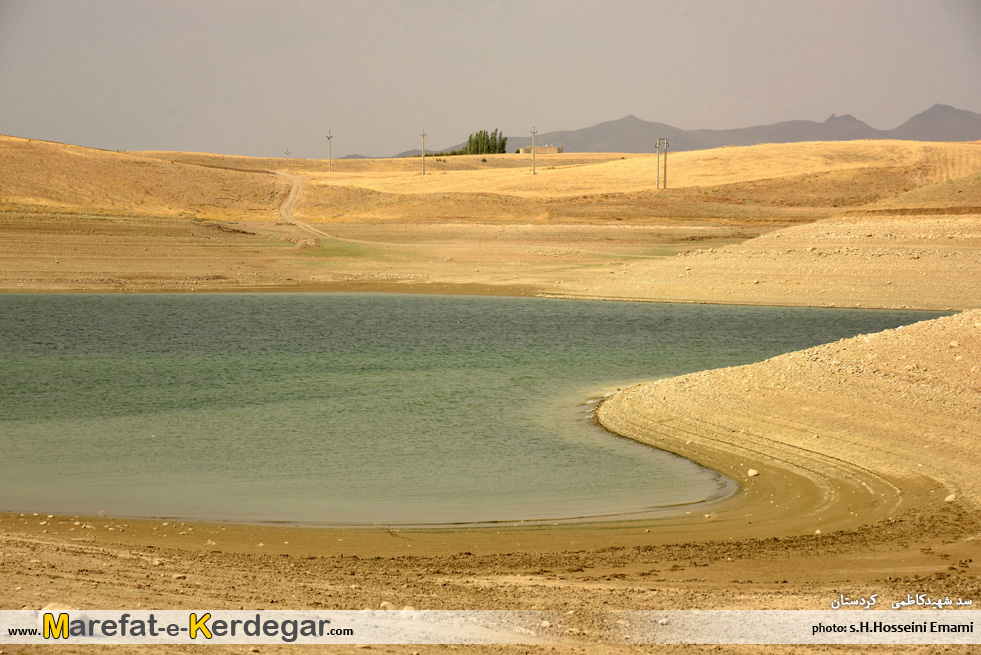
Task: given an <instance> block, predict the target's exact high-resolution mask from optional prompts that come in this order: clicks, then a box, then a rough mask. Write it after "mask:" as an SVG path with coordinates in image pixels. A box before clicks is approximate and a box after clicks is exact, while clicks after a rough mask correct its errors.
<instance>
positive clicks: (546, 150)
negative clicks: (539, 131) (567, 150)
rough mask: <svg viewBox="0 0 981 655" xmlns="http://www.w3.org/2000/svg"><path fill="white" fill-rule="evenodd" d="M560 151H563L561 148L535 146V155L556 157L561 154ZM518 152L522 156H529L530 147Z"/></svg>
mask: <svg viewBox="0 0 981 655" xmlns="http://www.w3.org/2000/svg"><path fill="white" fill-rule="evenodd" d="M562 150H563V148H562V146H535V154H536V155H557V154H559V153H560V152H562ZM520 152H521V154H522V155H530V154H531V146H528V147H527V148H521V149H520Z"/></svg>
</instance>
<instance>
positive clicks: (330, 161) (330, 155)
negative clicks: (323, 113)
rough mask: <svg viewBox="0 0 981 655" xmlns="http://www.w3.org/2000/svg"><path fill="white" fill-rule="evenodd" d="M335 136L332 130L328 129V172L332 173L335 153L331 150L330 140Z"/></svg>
mask: <svg viewBox="0 0 981 655" xmlns="http://www.w3.org/2000/svg"><path fill="white" fill-rule="evenodd" d="M333 138H334V137H333V136H331V134H330V130H327V172H328V173H330V172H331V171H332V170H333V168H334V155H333V153H331V151H330V140H331V139H333Z"/></svg>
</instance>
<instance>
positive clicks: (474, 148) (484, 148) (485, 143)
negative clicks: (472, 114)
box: [464, 130, 508, 155]
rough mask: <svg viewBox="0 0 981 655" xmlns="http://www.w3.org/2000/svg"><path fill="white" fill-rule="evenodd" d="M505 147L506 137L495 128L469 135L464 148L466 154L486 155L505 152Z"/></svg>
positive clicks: (506, 144)
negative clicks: (490, 130)
mask: <svg viewBox="0 0 981 655" xmlns="http://www.w3.org/2000/svg"><path fill="white" fill-rule="evenodd" d="M507 147H508V138H507V137H506V136H504V135H503V134H500V133H499V132H498V131H497V130H494V131H493V132H488V131H487V130H481V131H479V132H474V133H473V134H471V135H470V138H468V139H467V147H466V148H465V149H464V150H465V152H466V154H468V155H486V154H495V153H499V152H502V153H503V152H507Z"/></svg>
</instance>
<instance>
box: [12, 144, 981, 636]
mask: <svg viewBox="0 0 981 655" xmlns="http://www.w3.org/2000/svg"><path fill="white" fill-rule="evenodd" d="M75 150H76V149H73V148H72V147H70V146H60V145H57V144H44V143H39V142H27V141H25V140H7V139H5V140H3V141H0V185H2V186H0V235H2V239H0V290H6V291H12V290H116V289H120V290H142V289H147V290H151V289H152V290H175V289H186V288H206V289H219V290H230V289H246V288H255V289H311V290H313V289H348V290H361V289H389V290H391V289H396V290H404V291H468V292H475V291H482V292H495V293H511V294H516V293H522V294H542V295H560V296H579V297H602V298H630V299H637V300H672V301H684V302H742V303H761V304H794V305H817V306H830V305H835V306H839V307H841V306H850V307H851V306H856V305H860V306H862V307H903V306H907V307H917V308H935V309H947V308H953V309H973V308H977V307H981V227H979V226H981V176H979V171H981V144H907V143H899V142H866V141H862V142H851V143H845V144H796V145H780V146H775V145H772V146H756V147H753V148H724V149H719V150H714V151H705V152H701V153H679V154H677V155H672V160H671V164H670V166H671V169H670V170H671V176H672V177H671V180H672V184H673V186H675V187H677V188H672V189H668V190H667V191H664V190H662V191H657V190H654V189H652V188H651V187H652V179H645V176H646V177H649V176H650V172H651V168H652V166H651V164H652V158H650V157H644V156H625V157H624V158H623V159H621V158H620V156H619V155H564V156H557V157H556V158H555V159H554V160H553V161H548V160H547V158H545V157H540V158H539V175H538V176H536V178H534V179H532V178H531V176H530V175H529V174H528V171H527V170H524V169H523V168H522V167H523V166H525V165H526V164H527V160H526V159H521V158H519V157H517V156H511V155H506V156H498V157H488V158H487V159H488V161H487V162H483V161H481V160H480V158H476V157H462V158H445V160H444V161H433V159H432V158H427V173H429V172H430V171H431V172H432V174H431V175H430V174H427V175H426V177H425V178H423V177H422V176H421V175H418V173H416V172H414V169H415V167H416V166H417V165H418V164H419V162H418V160H384V161H377V162H376V161H340V162H335V164H334V172H332V173H331V174H328V173H327V172H326V162H312V161H305V160H301V161H294V162H292V166H291V170H289V171H287V170H286V167H285V162H282V161H277V160H261V159H250V158H229V157H220V156H215V155H198V154H185V153H141V154H121V153H102V152H101V151H88V150H85V149H77V150H78V151H79V152H76V151H75ZM75 157H77V158H81V159H78V160H76V159H73V158H75ZM77 162H82V163H80V164H79V163H77ZM552 166H554V168H550V167H552ZM134 170H143V171H144V173H142V174H136V173H133V171H134ZM150 172H152V174H151V173H150ZM283 174H285V175H283ZM107 176H109V177H107ZM290 176H292V177H293V178H299V180H300V182H299V183H294V182H295V179H294V181H293V182H291V181H290V179H291V178H290ZM522 176H523V177H522ZM107 179H113V180H119V181H120V182H119V183H118V184H117V183H114V184H107V183H106V182H105V180H107ZM151 180H152V181H154V184H148V182H149V181H151ZM214 185H225V186H224V187H222V188H224V189H225V190H226V191H227V194H226V195H223V196H222V197H223V198H224V200H220V199H218V200H215V199H214V198H213V196H208V193H207V188H210V187H211V186H214ZM298 186H300V187H302V188H300V189H299V191H297V190H296V189H297V187H298ZM194 189H198V191H194ZM291 192H295V193H296V194H298V195H294V196H293V199H292V201H291V202H290V203H288V204H287V205H286V206H285V209H283V210H282V213H281V207H283V205H284V202H286V200H287V198H288V196H289V194H290V193H291ZM209 198H210V199H209ZM140 200H143V203H142V204H140V203H139V201H140ZM310 230H313V232H311V231H310ZM478 269H479V270H478ZM979 337H981V311H969V312H966V313H961V314H957V315H954V316H952V317H948V318H943V319H938V320H936V321H930V322H926V323H921V324H917V325H914V326H909V327H906V328H903V329H901V330H896V331H888V332H885V333H881V334H877V335H866V336H864V337H857V338H855V339H850V340H846V341H841V342H838V343H834V344H828V345H826V346H820V347H817V348H813V349H810V350H807V351H803V352H798V353H791V354H788V355H783V356H781V357H777V358H774V359H771V360H768V361H766V362H760V363H757V364H753V365H750V366H744V367H739V368H733V369H725V370H720V371H709V372H704V373H697V374H693V375H689V376H684V377H682V378H676V379H672V380H661V381H657V382H653V383H649V384H644V385H639V386H636V387H631V388H629V389H626V390H624V391H623V392H621V393H619V394H617V395H615V396H613V397H611V398H610V399H608V400H607V401H606V402H605V403H604V404H603V405H602V407H601V409H600V410H599V412H598V416H599V418H600V420H601V421H602V423H603V424H604V425H606V426H607V427H609V428H610V429H613V430H615V431H616V432H619V433H621V434H624V435H626V436H629V437H631V438H634V439H637V440H640V441H644V442H646V443H651V444H653V445H656V446H658V447H661V448H665V449H668V450H672V451H674V452H677V453H679V454H682V455H684V456H686V457H690V458H692V459H694V460H696V461H699V462H702V463H704V464H706V465H708V466H710V467H712V468H715V469H716V470H719V471H722V472H725V473H726V474H727V475H730V476H731V477H733V478H734V479H735V480H737V481H738V482H739V483H740V485H741V488H740V491H739V493H738V494H736V495H735V496H733V497H732V498H730V499H727V500H725V501H722V502H720V503H718V504H717V505H715V506H713V507H711V508H709V509H707V510H706V511H705V513H698V514H697V515H688V516H682V517H677V518H674V519H662V520H648V521H641V522H621V523H615V524H598V525H579V526H559V527H549V528H529V527H524V528H522V527H512V528H487V529H473V530H466V531H454V530H435V529H430V530H412V531H402V532H399V533H395V532H391V531H388V530H385V529H375V530H326V529H311V528H304V529H299V528H286V527H267V526H248V525H233V524H194V523H179V524H175V523H170V522H168V523H167V524H164V522H163V521H137V520H127V519H121V518H108V517H89V518H85V517H62V516H55V517H48V516H47V515H46V514H44V512H43V509H44V508H38V512H39V515H38V516H34V515H32V514H26V515H21V514H6V515H0V585H2V588H3V594H0V603H2V608H3V609H16V608H20V607H32V608H39V607H42V606H44V605H46V604H48V603H51V602H58V603H62V604H67V605H74V606H80V607H91V608H120V607H132V608H138V607H148V608H202V607H207V608H236V609H237V608H240V607H244V608H247V609H251V608H289V609H302V608H337V609H361V608H368V607H371V608H377V607H379V606H380V605H381V603H382V602H388V603H392V604H393V605H395V606H397V607H402V606H405V605H411V606H414V607H416V608H433V609H481V608H488V609H489V608H495V609H512V608H514V609H519V608H525V609H531V608H544V609H557V610H561V611H563V612H572V613H571V614H568V615H567V616H568V618H567V620H566V621H565V623H562V624H559V625H556V626H553V628H552V632H553V633H555V634H561V635H563V636H565V637H566V638H567V639H569V641H570V643H569V644H568V645H566V646H562V647H559V648H558V651H559V652H619V651H621V650H623V651H631V652H634V650H635V649H631V648H628V647H616V646H610V645H602V644H598V643H597V642H601V641H602V638H603V612H604V611H605V610H606V609H609V608H629V609H653V608H658V609H709V608H746V609H785V608H806V609H826V608H828V607H829V606H830V601H831V600H832V599H836V598H838V597H839V594H841V593H846V594H850V595H862V594H869V593H879V594H881V595H882V596H883V597H885V598H897V599H898V598H901V597H905V594H907V593H918V592H921V593H930V594H933V595H934V596H936V595H949V596H955V595H956V596H960V597H963V598H973V599H974V600H975V602H981V577H979V575H978V569H977V567H978V562H981V559H979V558H978V555H979V554H981V551H979V545H981V513H979V501H981V486H979V483H978V478H977V474H976V472H977V470H978V467H979V464H981V462H979V460H978V452H979V447H978V446H979V443H978V442H979V440H981V421H979V419H978V417H979V416H981V382H979V381H981V339H979ZM751 468H752V469H755V470H756V471H758V472H759V475H756V476H749V475H748V471H749V469H751ZM76 522H77V524H76ZM83 526H89V527H83ZM818 531H820V532H818ZM209 542H213V543H209ZM260 544H264V545H262V546H260ZM62 648H63V650H65V651H71V650H72V648H70V647H62ZM452 649H453V648H452V647H449V646H446V647H434V648H427V649H424V650H425V651H426V652H437V651H439V652H442V651H449V650H452ZM21 650H22V649H16V650H15V651H13V652H20V651H21ZM27 650H30V649H27ZM75 650H85V649H84V648H75ZM261 650H262V651H266V650H275V649H270V648H268V647H265V646H264V647H262V649H261ZM356 650H357V652H360V649H355V648H354V647H339V648H335V649H331V652H355V651H356ZM373 650H379V651H382V652H399V653H409V652H413V651H418V650H423V649H420V648H418V647H394V646H389V647H377V646H376V647H373ZM466 650H468V651H475V652H499V651H500V652H515V653H517V652H524V651H525V650H526V649H525V648H468V649H466ZM703 650H704V651H706V652H709V651H711V652H718V651H720V650H721V651H725V652H740V653H750V652H757V651H758V650H760V649H759V648H756V647H743V648H740V647H721V648H719V649H716V648H715V647H705V648H697V647H688V648H681V647H679V648H674V649H671V648H659V649H658V652H661V651H664V652H691V651H696V652H700V651H703ZM814 650H815V651H817V652H822V651H825V650H827V651H847V652H856V651H855V650H849V649H845V648H841V649H833V648H827V649H824V648H821V649H814ZM869 650H875V651H876V652H884V653H885V652H895V651H896V650H897V649H896V647H882V648H879V649H874V648H871V649H870V648H863V649H862V650H861V651H860V652H867V651H869ZM901 650H902V651H903V652H965V653H966V652H970V650H969V649H968V648H960V649H958V648H946V649H945V648H942V647H936V648H933V647H920V648H914V647H907V648H903V649H901ZM116 651H118V652H125V651H126V649H125V648H124V647H117V649H116ZM237 651H239V652H242V651H244V648H239V649H237ZM636 652H641V650H640V649H636ZM643 652H650V650H649V649H648V650H644V651H643ZM767 652H796V649H795V648H793V647H786V648H780V647H771V648H769V649H767Z"/></svg>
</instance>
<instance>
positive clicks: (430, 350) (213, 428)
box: [0, 294, 936, 525]
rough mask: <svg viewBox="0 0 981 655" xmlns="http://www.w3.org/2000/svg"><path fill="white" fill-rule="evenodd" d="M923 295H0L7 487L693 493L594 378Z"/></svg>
mask: <svg viewBox="0 0 981 655" xmlns="http://www.w3.org/2000/svg"><path fill="white" fill-rule="evenodd" d="M934 316H936V314H927V313H923V312H893V311H859V310H829V309H800V308H767V307H727V306H702V305H663V304H647V303H621V302H593V301H567V300H562V301H559V300H543V299H529V298H498V297H463V296H416V295H412V296H410V295H381V294H208V295H197V294H143V295H120V294H116V295H111V294H106V295H99V294H92V295H88V294H74V295H72V294H38V295H35V294H25V295H19V294H18V295H2V296H0V510H10V511H37V512H50V513H55V512H58V513H72V514H95V513H97V512H100V511H104V512H105V513H107V514H109V515H112V516H120V517H121V516H130V517H180V518H193V519H215V520H236V521H256V522H274V521H275V522H278V521H283V522H291V523H310V524H321V525H345V524H375V523H382V524H420V523H440V524H446V523H480V522H490V521H515V520H529V521H530V520H560V519H574V518H587V517H602V516H640V515H644V514H650V513H652V512H658V511H665V510H666V509H672V510H674V511H679V508H680V510H684V509H688V510H691V506H692V505H693V504H696V503H702V502H705V501H708V500H712V499H715V498H718V497H721V496H724V495H726V494H729V493H731V492H732V491H733V490H734V489H735V484H734V483H733V482H732V481H729V480H727V479H725V478H723V477H722V476H720V475H719V474H717V473H715V472H713V471H708V470H706V469H703V468H701V467H698V466H696V465H695V464H693V463H691V462H689V461H687V460H683V459H681V458H678V457H675V456H673V455H669V454H667V453H663V452H660V451H657V450H655V449H653V448H649V447H646V446H642V445H640V444H637V443H634V442H632V441H628V440H626V439H620V438H617V437H615V436H613V435H610V434H609V433H607V432H605V431H604V430H602V429H601V428H599V427H598V426H597V425H595V423H594V422H593V421H592V420H591V418H590V417H591V411H592V408H593V407H594V406H595V405H594V402H595V399H596V398H597V397H598V396H599V395H601V394H602V393H604V392H606V391H608V390H612V389H615V388H617V387H622V386H624V385H626V384H629V383H631V382H636V381H640V380H644V379H653V378H658V377H666V376H674V375H680V374H683V373H687V372H691V371H696V370H702V369H708V368H717V367H722V366H731V365H737V364H745V363H751V362H754V361H758V360H761V359H765V358H767V357H771V356H774V355H777V354H780V353H783V352H787V351H790V350H796V349H800V348H806V347H809V346H812V345H816V344H819V343H826V342H829V341H834V340H836V339H839V338H843V337H848V336H853V335H855V334H860V333H864V332H874V331H879V330H882V329H885V328H891V327H897V326H899V325H903V324H907V323H911V322H915V321H918V320H923V319H926V318H932V317H934Z"/></svg>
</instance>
